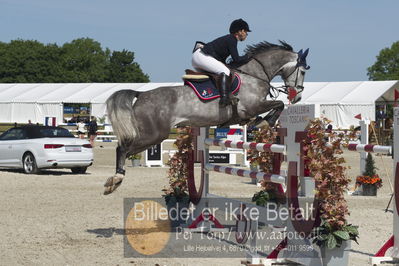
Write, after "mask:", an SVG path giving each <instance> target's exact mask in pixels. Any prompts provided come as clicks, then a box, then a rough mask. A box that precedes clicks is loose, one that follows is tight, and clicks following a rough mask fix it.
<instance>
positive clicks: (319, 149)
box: [303, 118, 359, 249]
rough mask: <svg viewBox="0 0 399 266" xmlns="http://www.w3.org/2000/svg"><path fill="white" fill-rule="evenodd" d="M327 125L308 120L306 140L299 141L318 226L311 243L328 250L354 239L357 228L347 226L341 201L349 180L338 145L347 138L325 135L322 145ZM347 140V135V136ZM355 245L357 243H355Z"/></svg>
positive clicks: (323, 122)
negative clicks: (313, 186)
mask: <svg viewBox="0 0 399 266" xmlns="http://www.w3.org/2000/svg"><path fill="white" fill-rule="evenodd" d="M329 123H330V121H329V120H328V119H326V118H321V119H315V120H312V121H311V122H310V124H309V126H308V127H307V137H306V139H305V140H304V141H303V144H304V148H303V154H304V155H303V159H304V161H306V162H307V168H308V169H309V171H310V174H311V176H313V177H314V178H315V183H316V193H315V197H316V198H317V199H318V202H319V203H318V204H319V206H318V207H319V210H320V216H321V220H322V223H321V225H320V227H318V228H316V230H315V233H314V237H315V238H314V242H315V243H317V244H318V245H320V246H327V247H328V248H330V249H332V248H335V247H340V246H341V244H342V241H345V240H354V241H356V239H357V237H358V234H359V233H358V231H357V229H356V228H357V227H356V226H353V225H349V224H348V223H347V220H346V216H347V215H349V214H350V213H349V210H348V204H347V202H346V200H345V198H344V193H345V191H347V190H348V184H349V182H350V179H349V178H348V177H347V175H346V169H347V167H345V166H343V164H344V163H345V159H344V158H342V156H341V155H342V153H343V151H342V149H341V146H342V145H347V143H348V141H349V139H348V136H345V135H344V134H343V133H339V134H337V133H335V132H331V133H329V139H330V140H331V143H330V145H326V137H325V128H326V127H327V125H328V124H329ZM349 137H351V135H349ZM356 242H357V241H356Z"/></svg>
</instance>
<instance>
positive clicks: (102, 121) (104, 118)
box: [97, 115, 106, 124]
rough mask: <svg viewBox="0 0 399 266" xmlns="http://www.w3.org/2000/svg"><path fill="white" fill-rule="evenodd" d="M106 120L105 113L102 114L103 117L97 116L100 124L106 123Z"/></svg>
mask: <svg viewBox="0 0 399 266" xmlns="http://www.w3.org/2000/svg"><path fill="white" fill-rule="evenodd" d="M105 120H106V117H105V115H104V116H102V117H97V121H98V123H99V124H104V123H105Z"/></svg>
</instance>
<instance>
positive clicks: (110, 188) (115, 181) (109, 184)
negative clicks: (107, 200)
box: [104, 174, 123, 195]
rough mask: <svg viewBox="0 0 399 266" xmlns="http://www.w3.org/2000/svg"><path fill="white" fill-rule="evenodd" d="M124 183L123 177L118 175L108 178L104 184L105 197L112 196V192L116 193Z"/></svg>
mask: <svg viewBox="0 0 399 266" xmlns="http://www.w3.org/2000/svg"><path fill="white" fill-rule="evenodd" d="M122 181H123V177H120V176H118V174H117V175H115V176H111V177H110V178H108V179H107V181H105V184H104V187H105V189H104V195H108V194H111V193H112V192H114V191H115V190H116V189H117V188H118V187H119V186H120V185H121V184H122Z"/></svg>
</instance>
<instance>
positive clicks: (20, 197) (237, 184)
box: [0, 143, 392, 265]
mask: <svg viewBox="0 0 399 266" xmlns="http://www.w3.org/2000/svg"><path fill="white" fill-rule="evenodd" d="M99 145H102V146H103V147H102V148H100V147H99ZM114 145H115V144H113V143H104V144H103V143H101V144H98V145H97V146H96V148H95V149H94V151H95V163H94V165H93V166H92V167H90V168H89V169H88V173H87V174H85V175H74V174H72V173H71V172H70V171H69V170H67V169H65V170H63V169H61V170H48V171H44V172H43V173H42V174H39V175H25V174H23V173H22V172H21V171H17V170H6V169H0V202H1V204H0V214H1V216H0V217H1V218H0V265H17V264H18V265H93V264H98V265H156V264H159V265H227V264H228V265H240V262H241V259H239V258H231V259H209V258H201V259H181V258H178V259H177V258H166V259H164V258H157V259H149V258H125V257H124V253H123V232H124V231H123V225H124V223H123V199H124V198H128V197H159V196H160V195H161V193H162V192H161V189H162V188H163V187H164V186H165V185H167V179H166V172H167V168H145V167H138V168H132V167H127V177H126V178H125V181H124V183H123V184H122V186H121V187H120V188H119V189H118V191H117V192H115V193H113V194H111V195H109V196H103V195H102V192H103V184H104V181H105V180H106V178H107V177H109V176H110V175H111V174H112V173H113V172H114V165H113V164H114V158H115V152H114ZM344 156H345V158H346V159H347V162H348V164H349V165H352V169H350V170H349V171H348V174H349V175H350V176H351V177H355V176H356V175H357V174H358V171H359V156H358V154H357V153H350V154H349V153H345V154H344ZM375 161H376V164H377V167H378V168H379V173H380V175H381V176H382V177H383V179H384V186H383V187H382V188H381V189H380V190H379V191H378V196H377V197H363V196H349V195H348V196H346V197H347V199H348V202H349V206H350V211H351V216H350V218H349V221H350V222H351V223H353V224H355V225H359V231H360V239H359V245H357V244H355V243H353V244H352V249H351V252H350V265H367V264H368V259H369V256H371V255H372V254H374V253H375V252H376V251H377V250H378V249H379V248H380V247H381V246H382V245H383V243H384V242H385V241H386V240H387V239H388V238H389V237H390V235H391V232H392V212H391V211H389V212H385V208H386V206H387V204H388V201H389V198H390V193H391V188H390V185H389V182H388V179H387V177H386V176H385V170H384V168H386V169H387V172H388V174H389V177H390V178H391V177H392V173H391V172H392V159H391V158H389V157H383V159H380V158H379V157H376V158H375ZM383 162H384V163H383ZM227 178H228V182H226V179H227ZM258 190H259V188H257V187H256V186H255V185H252V184H250V183H249V182H248V179H243V178H240V177H232V176H227V175H223V174H216V173H212V182H211V192H213V193H216V194H220V195H223V196H229V197H240V196H241V197H243V196H245V197H250V196H252V195H253V193H254V192H256V191H258ZM390 209H391V210H392V206H391V208H390Z"/></svg>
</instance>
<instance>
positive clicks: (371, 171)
mask: <svg viewBox="0 0 399 266" xmlns="http://www.w3.org/2000/svg"><path fill="white" fill-rule="evenodd" d="M376 170H377V168H376V167H375V162H374V159H373V156H372V155H371V153H368V155H367V157H366V168H365V171H364V172H363V175H361V176H358V177H357V178H356V186H361V185H373V186H376V188H377V189H378V188H381V187H382V179H381V178H380V177H379V175H378V174H377V173H376Z"/></svg>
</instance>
